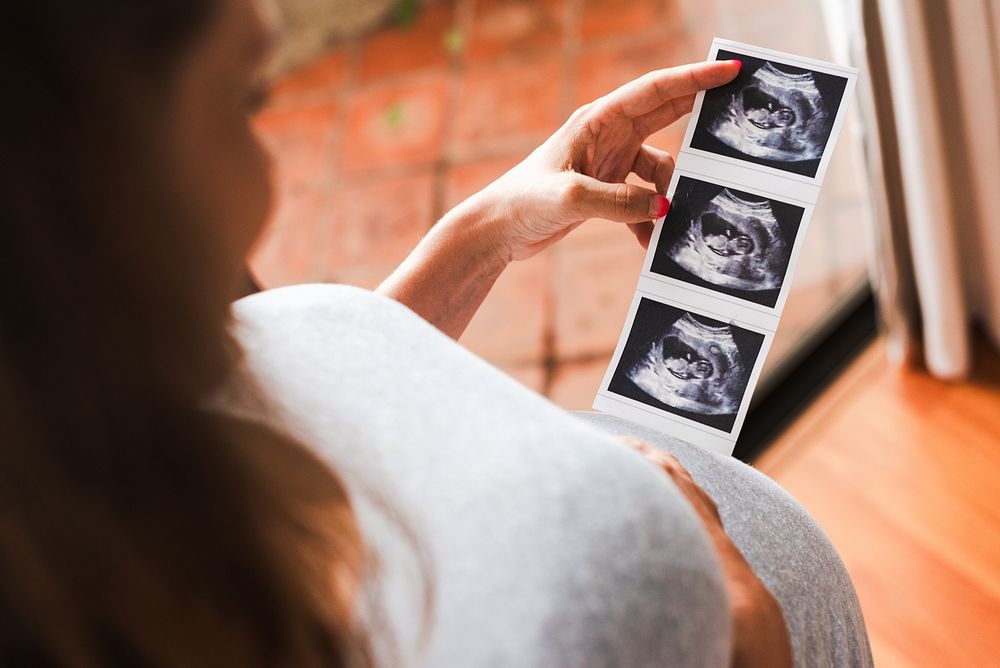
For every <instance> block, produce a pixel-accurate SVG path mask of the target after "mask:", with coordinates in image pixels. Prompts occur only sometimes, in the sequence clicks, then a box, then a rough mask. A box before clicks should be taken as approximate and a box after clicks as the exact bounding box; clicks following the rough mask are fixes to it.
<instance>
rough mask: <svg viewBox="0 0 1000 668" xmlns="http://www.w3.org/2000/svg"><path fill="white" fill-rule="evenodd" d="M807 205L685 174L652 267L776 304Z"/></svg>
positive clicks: (757, 301)
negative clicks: (800, 205) (797, 204)
mask: <svg viewBox="0 0 1000 668" xmlns="http://www.w3.org/2000/svg"><path fill="white" fill-rule="evenodd" d="M804 213H805V209H803V208H802V207H799V206H794V205H792V204H787V203H785V202H779V201H777V200H773V199H769V198H766V197H762V196H758V195H752V194H750V193H747V192H743V191H741V190H736V189H735V188H725V187H723V186H720V185H716V184H714V183H708V182H705V181H699V180H697V179H694V178H690V177H687V176H682V177H680V178H679V179H678V181H677V188H676V189H675V190H674V196H673V201H672V204H671V207H670V212H669V213H668V214H667V218H666V220H665V221H664V223H663V228H662V230H661V231H660V238H659V240H658V241H657V244H656V248H655V249H654V252H653V260H652V263H651V264H650V271H652V272H653V273H656V274H660V275H662V276H669V277H671V278H674V279H677V280H679V281H684V282H685V283H690V284H692V285H697V286H700V287H703V288H709V289H711V290H714V291H716V292H721V293H723V294H726V295H729V296H731V297H736V298H738V299H744V300H746V301H750V302H754V303H755V304H761V305H763V306H769V307H773V306H774V305H775V304H776V303H777V301H778V295H779V293H780V291H781V284H782V282H783V281H784V280H785V273H786V272H787V271H788V263H789V260H790V259H791V255H792V246H793V245H794V244H795V236H796V234H798V231H799V226H800V225H801V223H802V216H803V215H804Z"/></svg>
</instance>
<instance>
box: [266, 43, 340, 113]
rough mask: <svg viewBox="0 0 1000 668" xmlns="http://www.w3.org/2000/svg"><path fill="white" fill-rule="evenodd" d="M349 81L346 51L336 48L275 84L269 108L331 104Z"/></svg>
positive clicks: (282, 77)
mask: <svg viewBox="0 0 1000 668" xmlns="http://www.w3.org/2000/svg"><path fill="white" fill-rule="evenodd" d="M347 79H348V54H347V51H346V49H344V48H337V49H333V50H331V51H329V52H327V53H325V54H323V55H322V56H320V57H318V58H316V59H315V60H313V61H311V62H310V63H308V64H306V65H305V66H303V67H301V68H299V69H297V70H295V71H292V72H289V73H287V74H285V75H283V76H281V77H280V78H278V80H277V81H275V83H274V85H273V87H272V90H271V99H270V100H269V101H268V106H269V107H271V108H285V107H294V106H299V105H301V104H303V103H306V104H309V103H315V102H321V101H327V100H330V99H332V98H333V97H334V96H336V95H337V93H339V92H340V91H341V89H342V88H343V86H344V84H345V83H346V82H347Z"/></svg>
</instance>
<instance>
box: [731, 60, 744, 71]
mask: <svg viewBox="0 0 1000 668" xmlns="http://www.w3.org/2000/svg"><path fill="white" fill-rule="evenodd" d="M729 62H731V63H736V66H737V67H739V68H740V69H743V61H742V60H735V59H734V60H730V61H729Z"/></svg>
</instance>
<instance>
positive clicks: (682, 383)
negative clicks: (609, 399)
mask: <svg viewBox="0 0 1000 668" xmlns="http://www.w3.org/2000/svg"><path fill="white" fill-rule="evenodd" d="M763 343H764V335H763V334H760V333H758V332H752V331H749V330H747V329H743V328H742V327H738V326H736V325H731V324H727V323H725V322H721V321H719V320H715V319H713V318H709V317H706V316H703V315H699V314H696V313H691V312H689V311H686V310H684V309H681V308H677V307H674V306H669V305H667V304H663V303H660V302H657V301H655V300H652V299H648V298H645V297H644V298H642V299H641V300H640V302H639V307H638V309H637V311H636V314H635V318H634V319H633V322H632V329H631V331H630V332H629V336H628V339H627V342H626V344H625V348H624V350H623V351H622V355H621V357H620V359H619V361H618V366H617V368H616V369H615V372H614V374H613V376H612V378H611V382H610V384H609V386H608V390H609V391H610V392H613V393H615V394H618V395H621V396H624V397H628V398H630V399H634V400H635V401H639V402H642V403H644V404H646V405H647V406H651V407H653V408H657V409H660V410H664V411H668V412H670V413H673V414H675V415H678V416H681V417H685V418H687V419H689V420H694V421H695V422H699V423H701V424H703V425H706V426H709V427H713V428H715V429H719V430H722V431H725V432H727V433H728V432H730V431H732V429H733V425H734V423H735V421H736V415H737V413H738V411H739V408H740V405H741V403H742V401H743V395H744V393H745V392H746V390H747V385H748V383H749V380H750V374H751V370H752V369H753V367H754V364H755V363H756V361H757V356H758V354H759V353H760V350H761V346H762V345H763Z"/></svg>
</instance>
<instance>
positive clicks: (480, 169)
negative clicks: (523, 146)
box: [444, 154, 525, 209]
mask: <svg viewBox="0 0 1000 668" xmlns="http://www.w3.org/2000/svg"><path fill="white" fill-rule="evenodd" d="M524 157H525V156H524V155H522V154H517V155H506V156H500V157H497V158H483V159H481V160H474V161H472V162H466V163H462V164H459V165H455V166H453V167H452V168H451V169H449V170H448V180H447V181H446V182H445V197H444V202H445V208H447V209H450V208H452V207H454V206H455V205H456V204H458V203H459V202H461V201H462V200H464V199H466V198H467V197H469V196H470V195H474V194H475V193H477V192H479V191H480V190H482V189H483V188H485V187H486V186H488V185H489V184H490V183H492V182H493V181H495V180H496V179H498V178H500V177H501V176H503V174H504V173H505V172H506V171H507V170H509V169H510V168H511V167H513V166H514V165H516V164H518V163H519V162H521V160H523V159H524Z"/></svg>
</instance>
